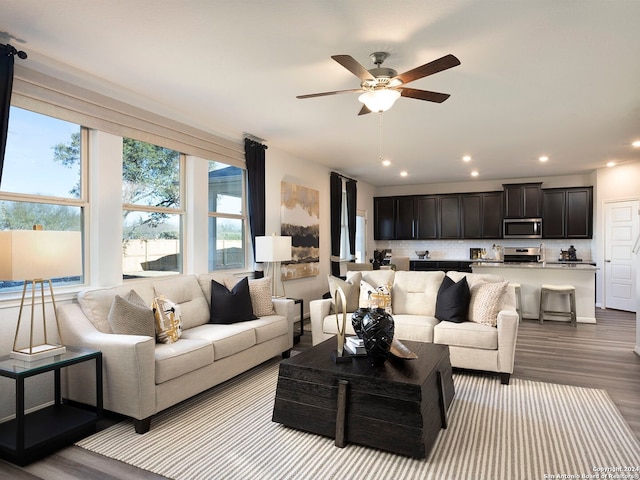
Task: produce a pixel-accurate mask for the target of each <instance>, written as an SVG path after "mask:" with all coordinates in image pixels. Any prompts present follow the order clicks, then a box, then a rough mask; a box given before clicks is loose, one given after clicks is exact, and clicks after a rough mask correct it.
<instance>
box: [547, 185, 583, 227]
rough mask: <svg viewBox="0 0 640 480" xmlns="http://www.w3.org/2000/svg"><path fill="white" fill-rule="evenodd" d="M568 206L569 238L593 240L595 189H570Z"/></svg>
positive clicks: (567, 200) (568, 190)
mask: <svg viewBox="0 0 640 480" xmlns="http://www.w3.org/2000/svg"><path fill="white" fill-rule="evenodd" d="M566 204H567V213H566V215H567V221H566V224H567V228H566V232H567V238H591V237H592V236H593V188H592V187H585V188H568V189H567V197H566ZM543 225H544V224H543Z"/></svg>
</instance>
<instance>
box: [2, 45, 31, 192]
mask: <svg viewBox="0 0 640 480" xmlns="http://www.w3.org/2000/svg"><path fill="white" fill-rule="evenodd" d="M14 55H18V56H19V57H20V58H27V54H26V53H24V52H18V51H17V50H16V49H15V48H13V47H12V46H11V45H8V44H7V45H3V44H0V185H1V184H2V169H3V167H4V152H5V149H6V147H7V133H8V131H9V107H10V106H11V91H12V89H13V61H14V58H13V57H14Z"/></svg>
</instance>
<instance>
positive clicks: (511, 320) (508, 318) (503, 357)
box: [497, 310, 520, 373]
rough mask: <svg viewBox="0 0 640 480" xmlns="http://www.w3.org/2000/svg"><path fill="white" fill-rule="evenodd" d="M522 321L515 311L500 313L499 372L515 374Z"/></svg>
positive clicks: (498, 325)
mask: <svg viewBox="0 0 640 480" xmlns="http://www.w3.org/2000/svg"><path fill="white" fill-rule="evenodd" d="M519 325H520V319H519V317H518V312H516V311H515V310H502V311H500V312H499V313H498V324H497V327H498V371H499V372H505V373H513V364H514V360H515V356H516V341H517V340H518V326H519Z"/></svg>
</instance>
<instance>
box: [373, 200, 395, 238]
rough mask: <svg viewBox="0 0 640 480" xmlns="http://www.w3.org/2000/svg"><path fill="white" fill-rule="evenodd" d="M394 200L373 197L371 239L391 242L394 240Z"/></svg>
mask: <svg viewBox="0 0 640 480" xmlns="http://www.w3.org/2000/svg"><path fill="white" fill-rule="evenodd" d="M394 227H395V198H394V197H375V198H374V199H373V238H374V239H375V240H393V239H394V238H395V231H394Z"/></svg>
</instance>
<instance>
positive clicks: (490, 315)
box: [469, 282, 509, 327]
mask: <svg viewBox="0 0 640 480" xmlns="http://www.w3.org/2000/svg"><path fill="white" fill-rule="evenodd" d="M507 285H509V282H488V283H482V282H479V283H476V284H475V285H473V286H472V287H470V288H469V291H470V292H471V301H470V302H469V320H471V321H472V322H476V323H482V324H484V325H489V326H491V327H495V326H496V325H497V324H498V312H500V309H501V308H502V304H503V303H504V294H505V292H506V291H507Z"/></svg>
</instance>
